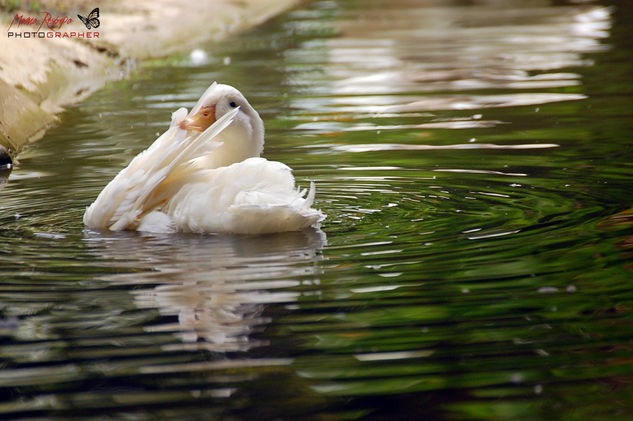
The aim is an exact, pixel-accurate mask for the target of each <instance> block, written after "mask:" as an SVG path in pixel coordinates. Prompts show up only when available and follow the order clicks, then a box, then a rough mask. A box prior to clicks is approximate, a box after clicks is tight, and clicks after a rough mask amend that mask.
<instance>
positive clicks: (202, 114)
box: [180, 105, 215, 132]
mask: <svg viewBox="0 0 633 421" xmlns="http://www.w3.org/2000/svg"><path fill="white" fill-rule="evenodd" d="M213 123H215V105H205V106H204V107H202V108H200V111H198V112H197V113H195V114H194V115H192V116H191V117H187V118H186V119H184V120H183V121H182V122H181V123H180V128H181V129H183V130H193V131H196V132H203V131H205V130H206V129H207V127H209V126H210V125H212V124H213Z"/></svg>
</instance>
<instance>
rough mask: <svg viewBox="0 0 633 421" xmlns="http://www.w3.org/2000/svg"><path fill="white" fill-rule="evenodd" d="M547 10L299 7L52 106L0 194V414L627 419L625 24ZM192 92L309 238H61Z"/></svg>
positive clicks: (557, 5)
mask: <svg viewBox="0 0 633 421" xmlns="http://www.w3.org/2000/svg"><path fill="white" fill-rule="evenodd" d="M552 3H553V4H550V2H546V1H525V0H522V1H518V0H517V1H507V2H502V3H501V2H494V1H489V2H486V1H481V2H480V1H477V2H460V1H454V2H450V3H448V2H438V1H430V0H429V1H410V0H390V1H382V0H371V1H363V2H354V1H321V2H312V3H309V4H306V5H304V7H303V8H300V9H297V10H294V11H290V12H289V13H287V14H285V15H284V16H281V17H279V18H278V19H276V20H274V21H272V22H270V23H268V24H266V25H264V26H262V27H260V28H257V29H254V30H252V31H250V32H248V33H246V34H243V35H241V36H239V37H236V38H233V39H231V40H230V41H227V42H224V43H222V45H213V44H211V45H207V46H205V50H206V53H207V56H206V58H205V56H204V54H200V53H196V54H194V56H193V57H194V61H191V59H190V58H189V56H188V55H183V56H182V57H173V58H170V59H169V60H168V61H166V62H165V61H159V62H155V63H152V64H150V65H149V66H147V67H145V68H143V69H141V70H140V71H139V72H138V73H136V74H134V75H132V76H131V77H130V79H129V80H126V81H123V82H119V83H114V84H111V85H109V86H108V87H107V88H106V89H104V90H103V91H102V92H100V93H98V94H96V95H95V96H93V97H92V98H90V99H89V100H87V101H86V102H85V103H83V104H80V105H78V106H76V107H72V108H70V109H68V110H67V111H66V112H65V113H64V114H63V115H62V118H61V122H60V124H59V126H58V127H56V128H55V129H53V130H51V131H49V132H48V133H47V135H46V136H45V138H44V139H43V140H42V141H40V142H39V143H37V144H36V145H33V146H31V147H30V148H29V149H28V150H27V151H25V152H24V153H23V154H22V155H20V161H21V164H20V166H19V168H18V169H17V170H15V171H14V172H13V173H12V174H11V176H10V178H9V181H8V183H6V184H5V185H4V187H3V189H2V191H1V192H0V220H1V223H0V227H1V228H0V235H1V238H2V241H1V242H0V256H1V259H2V260H1V261H0V262H1V263H0V274H1V279H2V283H1V284H0V335H1V343H0V358H1V360H2V368H1V369H0V396H1V398H0V414H2V417H3V418H11V417H19V418H37V417H48V418H53V419H64V418H69V417H80V418H94V417H95V416H98V417H99V418H100V419H245V420H246V419H293V420H294V419H354V418H363V417H366V418H371V419H460V420H461V419H496V420H505V419H507V420H517V419H526V420H527V419H529V420H535V419H607V418H608V419H623V420H624V419H630V418H631V417H633V403H631V399H630V397H631V395H632V394H633V387H632V386H631V384H633V383H632V382H633V366H632V365H631V361H632V358H633V342H632V339H631V338H633V317H632V311H633V276H632V271H633V210H632V201H633V199H632V196H631V191H632V187H633V182H632V181H631V174H632V170H633V167H632V164H631V162H633V160H632V157H633V150H632V148H631V138H632V134H633V125H632V124H631V122H632V121H633V118H632V117H633V96H632V93H633V89H632V85H631V75H632V74H633V60H631V51H632V49H631V48H632V47H633V46H632V45H631V37H630V34H631V22H632V19H631V18H632V17H633V8H632V7H631V4H630V3H628V2H626V1H619V2H613V3H608V2H598V3H593V2H576V3H577V4H575V3H574V2H565V1H557V2H552ZM194 62H195V63H194ZM214 80H217V81H220V82H224V83H229V84H233V85H235V86H237V87H239V88H240V89H241V90H242V91H243V92H244V93H245V94H246V95H247V97H248V98H249V99H250V100H251V103H252V104H253V105H254V106H255V107H256V108H257V109H258V110H259V111H260V113H261V115H262V117H263V119H264V121H265V122H266V128H267V144H266V151H265V155H266V157H268V158H269V159H275V160H280V161H283V162H285V163H287V164H288V165H290V166H292V167H293V168H294V169H295V175H296V177H297V179H298V181H299V183H300V184H302V185H303V186H306V185H307V184H308V181H309V180H314V181H315V182H316V183H317V189H318V191H317V203H316V205H317V207H319V208H321V209H322V210H323V211H324V212H325V213H327V214H328V219H327V220H326V221H325V223H324V225H323V227H322V231H316V230H313V231H308V232H305V233H291V234H283V235H275V236H263V237H242V236H218V235H206V236H198V235H172V236H149V235H141V234H137V233H120V234H102V233H95V232H86V231H84V228H83V226H82V223H81V217H82V214H83V211H84V208H85V206H87V205H88V204H89V203H90V202H91V201H92V200H93V199H94V198H95V197H96V195H97V194H98V192H99V191H100V190H101V189H102V188H103V186H104V185H105V184H106V182H107V181H108V180H110V179H111V178H112V177H113V176H114V175H115V174H116V173H117V172H118V171H119V170H120V169H121V168H122V167H123V166H125V165H126V164H127V162H129V160H130V159H131V158H132V157H133V156H134V155H135V154H136V153H138V152H139V151H141V150H142V149H144V148H145V147H146V146H147V145H149V143H150V142H151V141H152V140H153V139H155V138H156V136H157V134H158V133H160V132H162V131H163V130H165V129H166V127H167V125H168V122H169V119H170V113H171V112H172V111H173V110H175V109H176V108H178V107H180V106H187V107H191V106H192V105H193V104H194V103H195V101H196V100H197V98H198V96H199V95H200V93H201V92H202V91H203V90H204V89H205V88H206V87H207V86H208V85H209V84H210V83H211V82H212V81H214Z"/></svg>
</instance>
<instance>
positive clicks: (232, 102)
mask: <svg viewBox="0 0 633 421" xmlns="http://www.w3.org/2000/svg"><path fill="white" fill-rule="evenodd" d="M229 105H230V106H231V107H233V108H235V107H237V104H236V103H235V101H231V102H229Z"/></svg>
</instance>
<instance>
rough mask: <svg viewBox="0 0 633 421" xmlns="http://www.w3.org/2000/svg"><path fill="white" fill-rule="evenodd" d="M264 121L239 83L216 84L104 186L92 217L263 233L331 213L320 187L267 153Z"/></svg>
mask: <svg viewBox="0 0 633 421" xmlns="http://www.w3.org/2000/svg"><path fill="white" fill-rule="evenodd" d="M263 148H264V124H263V122H262V119H261V118H260V117H259V114H257V111H255V110H254V109H253V107H251V105H250V104H249V103H248V101H247V100H246V98H244V96H243V95H242V94H241V93H240V91H238V90H237V89H235V88H233V87H231V86H228V85H222V84H217V83H213V84H212V85H211V86H210V87H209V89H207V90H206V92H205V93H204V94H203V95H202V97H201V98H200V100H199V101H198V103H197V104H196V105H195V107H194V108H193V109H192V110H191V113H190V114H189V115H188V116H187V110H186V109H185V108H181V109H179V110H178V111H176V112H175V113H173V114H172V121H171V125H170V127H169V129H168V130H167V131H166V132H165V133H163V135H161V136H160V137H159V138H158V139H156V141H155V142H154V143H153V144H152V145H151V146H150V147H149V148H148V149H146V150H145V151H143V152H141V153H140V154H138V155H137V156H136V157H135V158H134V159H133V160H132V162H130V164H129V165H128V166H127V167H126V168H124V169H123V170H121V172H119V174H118V175H117V176H116V177H115V178H114V179H113V180H112V181H110V183H109V184H108V185H107V186H106V187H105V188H104V189H103V191H101V193H100V194H99V196H98V197H97V199H96V200H95V201H94V202H93V203H92V204H91V205H90V206H89V207H88V208H87V209H86V213H85V214H84V224H85V225H86V226H87V227H89V228H92V229H97V230H111V231H121V230H138V231H149V232H158V233H170V232H177V231H180V232H196V233H203V232H206V233H237V234H263V233H272V232H283V231H299V230H302V229H304V228H307V227H310V226H318V224H319V223H320V221H322V220H323V219H324V218H325V215H324V214H323V213H321V211H319V210H316V209H312V208H311V206H312V203H313V201H314V194H315V188H314V183H311V184H310V190H309V192H308V193H307V195H306V191H305V190H303V191H300V190H299V189H297V188H295V180H294V177H293V176H292V173H291V169H290V168H289V167H288V166H286V165H284V164H282V163H280V162H273V161H267V160H266V159H264V158H259V155H260V154H261V153H262V151H263Z"/></svg>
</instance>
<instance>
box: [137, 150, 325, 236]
mask: <svg viewBox="0 0 633 421" xmlns="http://www.w3.org/2000/svg"><path fill="white" fill-rule="evenodd" d="M194 170H195V169H194ZM192 171H193V170H192ZM313 200H314V185H311V186H310V191H309V192H306V191H299V190H298V189H297V188H295V180H294V177H293V176H292V173H291V170H290V168H289V167H288V166H286V165H284V164H282V163H280V162H275V161H268V160H266V159H264V158H250V159H247V160H245V161H242V162H239V163H236V164H232V165H229V166H227V167H221V168H215V169H198V170H195V174H193V173H192V174H191V176H190V177H188V183H187V184H185V185H183V186H182V187H181V188H180V189H179V190H178V192H176V193H175V194H174V195H173V196H172V197H171V199H170V200H169V202H168V203H167V204H166V205H165V206H164V207H163V208H162V209H161V212H162V213H164V214H165V215H166V216H168V217H169V222H170V223H171V224H172V227H171V229H173V230H176V231H183V232H227V233H238V234H263V233H272V232H283V231H297V230H301V229H304V228H307V227H309V226H312V225H315V224H317V223H318V222H319V221H321V220H322V219H323V218H324V215H323V214H322V213H321V212H320V211H318V210H315V209H312V208H311V206H312V202H313ZM157 217H158V218H163V217H162V216H160V215H158V216H157V215H152V216H150V218H157ZM165 221H167V220H166V219H165ZM162 223H163V222H160V219H159V225H160V224H162ZM143 226H146V227H147V226H149V225H147V224H146V225H143V224H142V225H141V229H143ZM148 229H150V230H153V229H151V227H150V228H148Z"/></svg>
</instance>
